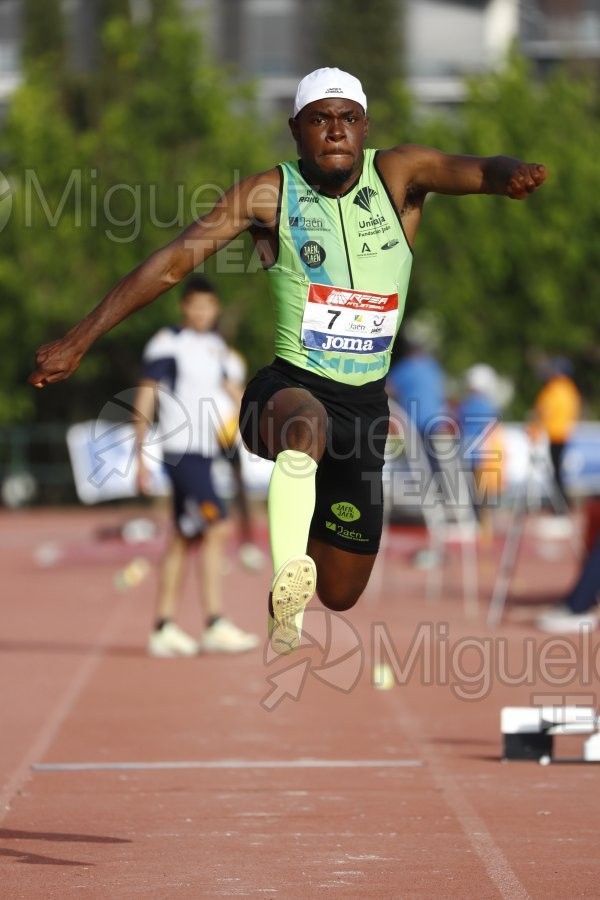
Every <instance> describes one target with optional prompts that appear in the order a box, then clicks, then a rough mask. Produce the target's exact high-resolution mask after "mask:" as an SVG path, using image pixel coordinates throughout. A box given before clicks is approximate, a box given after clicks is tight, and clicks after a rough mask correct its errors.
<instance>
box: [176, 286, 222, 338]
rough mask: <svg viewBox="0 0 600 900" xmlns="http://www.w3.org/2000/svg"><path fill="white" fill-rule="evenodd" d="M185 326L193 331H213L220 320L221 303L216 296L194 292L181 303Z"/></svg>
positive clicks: (187, 295)
mask: <svg viewBox="0 0 600 900" xmlns="http://www.w3.org/2000/svg"><path fill="white" fill-rule="evenodd" d="M181 311H182V313H183V324H184V326H185V328H191V329H192V331H211V329H213V328H214V327H215V325H216V324H217V319H218V318H219V312H220V307H219V301H218V299H217V298H216V297H215V295H214V294H209V293H204V292H203V291H202V292H201V291H193V292H192V293H190V294H186V296H185V297H184V298H183V300H182V301H181Z"/></svg>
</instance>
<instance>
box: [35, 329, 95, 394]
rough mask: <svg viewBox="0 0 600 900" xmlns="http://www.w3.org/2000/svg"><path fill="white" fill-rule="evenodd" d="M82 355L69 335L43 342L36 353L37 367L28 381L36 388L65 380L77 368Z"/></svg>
mask: <svg viewBox="0 0 600 900" xmlns="http://www.w3.org/2000/svg"><path fill="white" fill-rule="evenodd" d="M82 356H83V353H82V351H81V350H80V349H79V348H77V349H76V348H75V347H74V346H73V343H72V341H71V340H70V339H69V338H68V337H67V336H65V337H62V338H59V339H58V340H56V341H50V342H49V343H48V344H42V346H41V347H39V348H38V350H37V352H36V354H35V365H36V368H35V369H34V371H33V372H32V373H31V375H30V376H29V378H28V379H27V381H28V382H29V384H32V385H33V386H34V387H36V388H43V387H46V385H47V384H53V383H54V382H55V381H65V380H66V379H67V378H69V376H70V375H72V374H73V372H74V371H75V370H76V369H77V367H78V366H79V363H80V362H81V357H82Z"/></svg>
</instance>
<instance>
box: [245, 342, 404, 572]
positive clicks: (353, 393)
mask: <svg viewBox="0 0 600 900" xmlns="http://www.w3.org/2000/svg"><path fill="white" fill-rule="evenodd" d="M289 387H301V388H305V389H306V390H308V391H309V392H310V393H311V394H312V395H313V397H315V398H316V399H317V400H319V401H320V402H321V403H322V404H323V406H324V407H325V409H326V410H327V415H328V418H329V421H328V434H327V447H326V450H325V453H324V455H323V458H322V460H321V462H320V463H319V467H318V469H317V481H316V487H317V500H316V505H315V512H314V515H313V519H312V522H311V526H310V536H311V537H314V538H318V539H319V540H321V541H324V542H325V543H327V544H331V545H332V546H334V547H339V548H340V549H341V550H347V551H348V552H349V553H364V554H373V553H377V550H378V549H379V542H380V540H381V530H382V527H383V489H382V478H381V472H382V469H383V463H384V458H385V442H386V439H387V434H388V421H389V408H388V401H387V394H386V392H385V379H384V378H381V379H379V380H378V381H374V382H370V383H369V384H366V385H360V386H354V385H346V384H341V383H339V382H337V381H331V380H329V379H327V378H322V377H321V376H319V375H314V374H313V373H312V372H306V371H305V370H304V369H300V368H298V367H297V366H293V365H291V364H290V363H288V362H285V361H284V360H281V359H275V361H274V362H273V363H272V364H271V365H270V366H266V367H265V368H264V369H261V370H260V371H259V372H258V373H257V374H256V375H255V376H254V378H252V380H251V381H250V382H249V383H248V386H247V387H246V391H245V393H244V397H243V399H242V406H241V410H240V431H241V435H242V438H243V440H244V443H245V444H246V446H247V447H248V449H249V450H250V451H251V452H252V453H256V454H257V455H258V456H262V457H263V458H264V459H272V458H273V457H272V456H270V454H269V451H268V449H267V447H266V446H265V444H264V443H263V441H262V440H261V438H260V435H259V428H258V423H259V419H260V416H261V413H262V411H263V409H264V408H265V406H266V405H267V404H268V403H269V402H270V401H271V398H272V397H273V395H274V394H276V393H277V391H280V390H282V389H283V388H289Z"/></svg>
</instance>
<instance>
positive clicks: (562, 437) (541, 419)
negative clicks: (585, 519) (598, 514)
mask: <svg viewBox="0 0 600 900" xmlns="http://www.w3.org/2000/svg"><path fill="white" fill-rule="evenodd" d="M543 375H544V378H545V384H544V386H543V388H542V389H541V390H540V392H539V393H538V395H537V397H536V399H535V404H534V419H533V422H532V423H531V427H530V434H531V436H532V438H533V439H534V440H539V439H540V437H541V436H542V434H544V433H545V435H547V438H548V442H549V446H550V459H551V461H552V471H553V476H554V489H555V495H556V498H557V500H558V504H559V506H560V507H562V510H561V511H565V510H567V509H568V507H569V498H568V496H567V493H566V490H565V484H564V477H563V472H562V459H563V456H564V452H565V448H566V446H567V443H568V441H569V438H570V437H571V435H572V433H573V431H574V429H575V426H576V424H577V421H578V420H579V416H580V412H581V394H580V393H579V389H578V388H577V385H576V384H575V382H574V380H573V377H572V376H573V366H572V364H571V362H570V361H569V360H568V359H564V358H563V357H555V358H554V359H551V360H550V361H549V362H548V363H547V365H546V366H544V369H543Z"/></svg>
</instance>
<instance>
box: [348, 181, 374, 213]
mask: <svg viewBox="0 0 600 900" xmlns="http://www.w3.org/2000/svg"><path fill="white" fill-rule="evenodd" d="M376 193H377V191H374V190H373V188H372V187H364V188H361V189H360V191H357V194H356V197H355V198H354V200H353V202H354V203H356V205H357V206H360V208H361V209H364V210H365V212H368V213H369V214H372V213H371V198H372V197H374V196H375V195H376Z"/></svg>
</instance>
